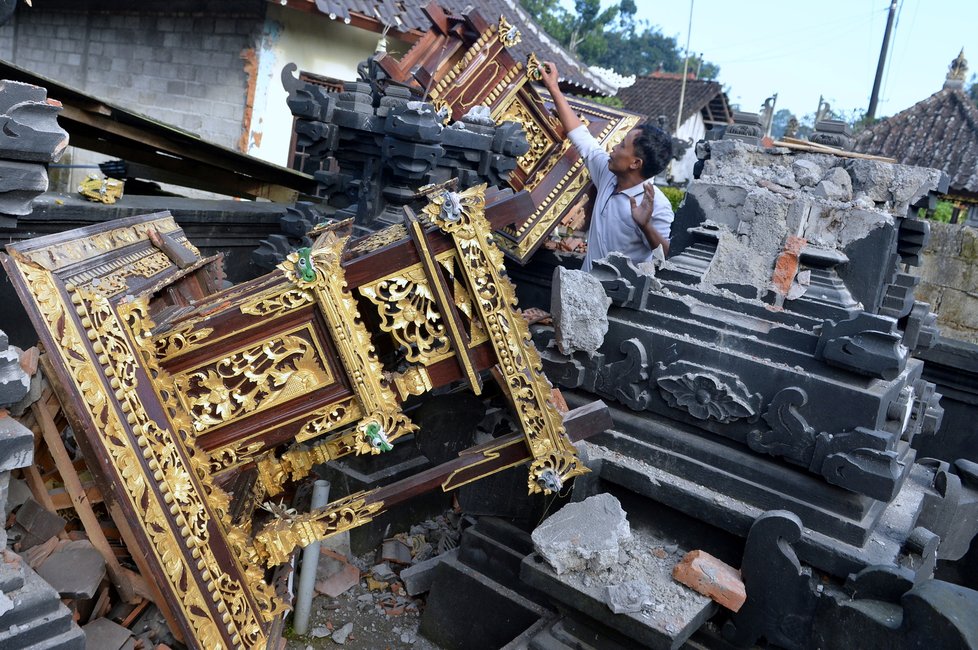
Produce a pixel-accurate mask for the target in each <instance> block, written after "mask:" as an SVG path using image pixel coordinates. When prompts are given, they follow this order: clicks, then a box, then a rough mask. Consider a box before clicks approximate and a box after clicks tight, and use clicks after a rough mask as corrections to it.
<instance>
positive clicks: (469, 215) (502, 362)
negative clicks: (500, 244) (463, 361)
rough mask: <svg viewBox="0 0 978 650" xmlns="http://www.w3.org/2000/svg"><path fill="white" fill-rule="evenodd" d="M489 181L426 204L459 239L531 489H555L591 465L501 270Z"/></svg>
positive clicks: (441, 225)
mask: <svg viewBox="0 0 978 650" xmlns="http://www.w3.org/2000/svg"><path fill="white" fill-rule="evenodd" d="M484 205H485V186H484V185H482V186H478V187H474V188H471V189H468V190H466V191H464V192H461V193H454V192H449V191H447V190H446V191H443V192H441V193H439V194H437V195H435V196H433V197H432V200H431V202H430V203H429V204H428V205H427V206H426V207H425V208H424V214H425V215H427V217H428V219H430V220H431V221H432V222H433V223H434V224H435V225H437V226H438V227H439V228H441V229H442V230H443V231H444V232H446V233H447V234H449V235H450V236H451V237H452V239H453V240H454V242H455V248H456V251H457V252H458V256H459V263H460V264H459V266H460V268H461V270H462V275H464V276H465V279H466V283H467V284H468V286H469V288H470V290H471V292H472V297H473V299H474V306H475V309H476V311H477V312H478V313H479V315H480V318H481V320H482V322H483V323H484V324H485V326H486V328H487V330H488V332H487V333H488V335H489V341H490V343H491V344H492V346H493V349H494V350H495V353H496V358H497V359H498V362H499V366H498V367H499V369H500V371H501V373H502V375H503V378H504V388H505V389H506V390H507V391H508V393H509V396H510V398H511V400H512V403H513V408H514V410H515V411H516V415H517V418H518V419H519V421H520V424H521V425H522V428H523V433H524V435H525V436H526V442H527V446H528V448H529V450H530V454H531V455H532V457H533V459H534V460H533V462H532V463H531V464H530V476H529V480H528V487H529V492H530V493H531V494H534V493H539V492H543V493H545V494H550V493H551V492H555V491H558V490H560V489H561V487H562V486H563V485H564V484H565V483H566V481H567V480H568V479H570V478H572V477H574V476H579V475H581V474H584V473H586V472H587V471H588V470H587V468H586V467H585V466H584V464H583V463H582V462H581V461H580V460H579V459H578V458H577V454H576V452H575V451H574V447H573V445H571V443H570V441H569V440H568V439H567V435H566V433H565V431H564V426H563V423H562V422H561V418H560V414H558V413H557V410H556V409H555V408H554V407H553V405H552V404H551V403H550V402H549V397H550V391H551V386H550V383H549V382H548V381H547V379H546V378H545V377H544V376H543V371H542V368H541V362H540V356H539V354H538V353H537V351H536V348H535V347H533V345H532V344H530V332H529V328H528V326H527V324H526V321H525V320H524V319H523V317H522V316H521V315H520V314H519V313H518V312H517V311H516V291H515V288H514V287H513V285H512V284H511V283H510V281H509V279H508V278H506V276H505V275H503V274H502V273H501V269H502V268H503V256H502V253H500V252H499V249H498V248H496V247H495V246H494V245H493V244H492V241H493V235H492V230H491V229H490V225H489V222H488V221H487V220H486V218H485V215H484Z"/></svg>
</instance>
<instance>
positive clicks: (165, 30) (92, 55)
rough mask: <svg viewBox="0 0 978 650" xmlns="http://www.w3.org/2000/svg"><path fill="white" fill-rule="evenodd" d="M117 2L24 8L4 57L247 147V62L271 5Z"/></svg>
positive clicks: (2, 45)
mask: <svg viewBox="0 0 978 650" xmlns="http://www.w3.org/2000/svg"><path fill="white" fill-rule="evenodd" d="M115 5H116V6H114V7H113V9H114V10H113V11H106V10H104V9H100V8H99V4H98V3H87V2H77V3H65V2H58V1H57V0H55V1H54V2H50V3H48V2H45V3H35V4H34V7H33V8H31V7H26V6H21V7H19V8H18V11H17V13H16V14H15V16H14V17H13V19H11V21H10V22H8V23H7V24H6V25H3V26H2V27H0V58H3V59H5V60H7V61H10V62H12V63H14V64H15V65H18V66H20V67H23V68H26V69H29V70H31V71H33V72H36V73H38V74H41V75H43V76H46V77H51V78H52V79H55V80H56V81H59V82H61V83H64V84H67V85H69V86H73V87H75V88H78V89H79V90H82V91H83V92H86V93H89V94H92V95H94V96H96V97H98V98H100V99H103V100H106V101H108V102H109V103H112V104H116V105H118V106H121V107H124V108H127V109H130V110H133V111H136V112H139V113H142V114H144V115H147V116H149V117H151V118H154V119H157V120H160V121H161V122H165V123H167V124H171V125H173V126H177V127H179V128H181V129H185V130H187V131H190V132H192V133H195V134H197V135H199V136H200V137H201V138H203V139H205V140H208V141H210V142H214V143H216V144H220V145H223V146H226V147H230V148H233V149H239V144H240V141H241V134H242V131H243V128H244V120H245V105H246V99H247V92H248V84H249V79H248V74H247V72H246V71H245V61H244V59H243V58H242V55H243V54H244V53H246V52H247V51H248V50H250V49H252V48H254V47H255V44H256V39H257V38H258V36H259V35H260V33H261V30H262V27H263V21H264V3H257V4H256V3H254V2H242V3H237V2H235V3H225V4H224V5H223V8H222V6H221V5H220V3H218V4H216V5H215V3H210V4H209V5H205V3H200V5H199V7H201V8H202V9H203V10H199V11H195V12H186V11H185V12H183V13H175V12H174V11H173V10H172V9H171V10H169V11H168V10H167V9H166V7H167V3H161V2H154V1H153V0H148V1H147V2H143V3H135V2H133V3H121V2H116V3H115ZM123 5H128V6H129V7H130V8H129V9H128V10H125V7H124V6H123ZM103 6H110V5H109V3H107V4H106V5H103ZM174 6H175V7H176V8H178V9H186V7H183V6H180V5H174ZM137 7H139V10H138V11H137V10H136V8H137Z"/></svg>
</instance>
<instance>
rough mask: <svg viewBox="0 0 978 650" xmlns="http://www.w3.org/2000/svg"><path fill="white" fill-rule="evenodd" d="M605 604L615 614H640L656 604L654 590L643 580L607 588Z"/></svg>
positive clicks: (630, 581)
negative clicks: (653, 595)
mask: <svg viewBox="0 0 978 650" xmlns="http://www.w3.org/2000/svg"><path fill="white" fill-rule="evenodd" d="M605 602H606V603H608V607H610V608H611V611H613V612H614V613H615V614H626V613H628V612H640V611H642V610H643V609H647V608H649V607H652V605H654V604H655V601H654V599H653V598H652V588H651V587H650V586H649V585H648V583H646V582H642V581H641V580H629V581H627V582H623V583H621V584H620V585H609V586H607V587H605Z"/></svg>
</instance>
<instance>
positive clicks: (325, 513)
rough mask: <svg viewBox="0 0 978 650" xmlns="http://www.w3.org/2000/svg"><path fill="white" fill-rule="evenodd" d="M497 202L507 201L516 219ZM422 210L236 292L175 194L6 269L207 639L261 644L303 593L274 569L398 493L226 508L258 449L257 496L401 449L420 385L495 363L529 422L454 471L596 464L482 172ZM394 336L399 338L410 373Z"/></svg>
mask: <svg viewBox="0 0 978 650" xmlns="http://www.w3.org/2000/svg"><path fill="white" fill-rule="evenodd" d="M523 196H525V195H518V196H517V197H516V198H514V199H511V200H510V202H509V203H516V204H519V205H523V206H525V204H526V202H525V201H523V200H521V199H522V197H523ZM496 205H497V208H496V212H497V213H498V214H497V216H495V217H494V219H495V220H496V221H498V220H502V219H506V218H508V217H507V214H508V213H510V212H512V209H508V210H507V209H504V208H506V205H507V203H506V202H499V203H497V204H496ZM517 209H518V208H517ZM406 212H407V217H406V220H405V226H404V227H403V228H401V229H400V230H399V231H397V232H396V234H398V235H400V236H399V237H390V238H387V239H385V238H378V237H376V236H375V237H373V238H372V241H373V245H371V246H364V245H363V243H362V242H360V243H359V244H358V243H351V242H350V241H349V240H348V238H346V237H343V236H340V235H339V234H338V232H339V231H340V230H341V228H335V229H332V230H330V229H327V230H326V231H325V232H323V233H322V234H321V235H320V236H319V238H318V240H317V241H316V243H315V245H314V246H313V247H312V248H311V249H303V250H302V251H299V252H297V253H294V254H292V255H290V256H289V258H288V259H287V260H286V262H284V263H283V264H282V266H281V268H280V270H279V271H276V272H274V273H272V274H270V275H268V276H264V277H262V278H259V279H257V280H254V281H252V282H249V283H246V284H245V285H239V286H235V287H232V288H231V289H227V290H224V291H218V290H217V289H218V284H219V282H218V278H219V277H220V275H219V273H217V272H216V270H215V268H214V267H215V266H216V265H217V264H218V263H219V261H218V260H216V259H213V258H208V259H199V255H198V254H197V253H196V252H195V251H191V250H190V248H189V245H187V244H186V243H184V244H181V245H183V246H185V247H186V248H187V251H186V252H189V253H192V254H193V255H194V256H196V257H197V258H198V260H197V262H195V263H193V264H191V265H190V266H186V267H185V268H184V269H180V268H178V267H177V265H176V264H175V263H173V262H169V260H168V259H167V263H166V264H164V263H162V261H161V260H160V255H161V253H160V251H159V250H158V249H157V248H156V247H154V245H153V244H152V243H151V241H150V239H149V232H150V231H151V230H154V231H156V232H158V233H161V234H164V235H169V236H170V237H171V238H172V239H173V240H175V241H177V242H185V241H186V240H185V238H184V237H183V234H182V232H181V230H180V229H179V227H178V226H177V225H176V223H175V222H174V221H173V219H172V217H170V216H169V214H167V213H158V214H152V215H147V216H144V217H134V218H129V219H123V220H119V221H115V222H110V223H107V224H104V225H99V226H92V227H88V228H83V229H81V230H79V231H74V232H70V233H62V234H58V235H51V236H48V237H43V238H39V239H34V240H30V241H27V242H24V243H20V244H16V245H12V246H10V247H8V251H9V258H6V259H5V261H4V264H5V267H6V269H7V272H8V274H9V276H10V278H11V280H12V282H13V283H14V285H15V286H16V288H17V291H18V293H19V294H20V296H21V298H22V300H23V301H24V303H25V305H27V306H28V309H29V311H30V313H31V317H32V318H33V320H34V323H35V326H36V327H37V329H38V331H39V333H40V334H41V338H42V341H43V344H44V346H45V348H46V350H47V351H48V354H49V356H50V358H51V360H52V367H53V368H54V370H55V375H56V376H55V377H53V378H52V383H53V384H54V385H55V386H57V387H58V392H59V396H60V398H61V399H62V401H63V402H64V403H66V404H68V405H69V406H68V410H69V411H70V412H72V413H74V419H75V422H74V423H73V424H74V426H75V427H76V434H77V437H78V439H79V442H80V444H81V445H82V446H83V448H84V449H85V452H86V456H87V457H88V458H92V459H99V462H98V465H97V467H96V472H97V474H98V477H99V480H100V482H102V483H103V485H104V489H103V493H104V494H107V495H109V494H111V495H112V497H111V500H112V503H113V507H114V508H116V510H117V512H118V518H117V519H118V521H117V522H116V523H117V524H118V525H120V526H124V527H126V529H127V530H128V532H129V533H130V534H131V536H132V538H134V539H136V540H137V542H138V544H139V546H140V550H141V551H142V555H143V558H142V560H141V561H142V562H143V563H144V564H145V566H143V567H140V568H141V570H143V572H144V573H145V574H146V575H152V576H153V578H154V579H155V581H156V583H157V586H158V588H159V591H160V593H161V595H162V596H163V598H164V600H165V601H166V602H167V603H168V604H169V607H170V610H171V613H172V615H173V618H174V619H175V621H176V623H177V624H178V625H179V626H180V627H181V628H182V631H183V633H184V635H185V638H186V639H188V641H190V640H192V643H194V644H196V645H198V646H199V647H220V646H225V647H254V648H258V647H264V641H265V640H266V638H267V635H268V630H269V625H270V622H271V621H272V620H273V619H274V618H275V617H276V616H277V615H279V614H280V613H281V612H282V611H283V610H284V609H285V608H286V605H285V602H284V601H283V600H282V599H281V598H280V597H279V596H277V595H276V594H275V593H273V590H272V589H271V587H270V586H269V584H268V583H267V582H266V576H265V570H264V569H263V567H265V566H273V565H275V564H278V563H281V562H284V561H286V560H288V559H289V557H290V556H291V553H292V552H293V551H294V550H295V549H296V548H297V547H299V546H303V545H306V544H308V543H310V542H312V541H314V540H317V539H320V538H322V537H324V536H326V535H329V534H332V533H335V532H337V531H341V530H346V529H349V528H351V527H354V526H357V525H359V524H361V523H363V522H365V521H369V520H370V518H371V517H373V516H375V515H376V513H378V512H381V511H383V510H384V509H385V507H387V506H388V504H389V503H390V502H391V499H393V498H395V497H396V495H395V494H393V493H390V492H389V491H388V492H384V489H383V488H381V489H378V490H373V491H368V492H364V493H361V494H354V495H351V496H349V497H345V498H343V499H340V500H339V501H336V502H334V503H331V504H329V505H327V506H326V507H325V508H322V509H320V510H317V511H314V512H311V513H306V514H302V515H293V514H289V513H287V512H284V511H282V512H275V514H273V516H271V517H270V518H268V519H269V520H268V521H266V522H264V523H262V522H261V521H260V518H253V517H252V516H251V515H248V516H237V517H232V515H231V514H230V512H231V509H232V508H231V501H232V496H234V498H235V499H238V500H241V499H242V496H241V495H231V494H229V493H228V492H226V491H225V489H224V487H223V486H226V485H227V484H228V483H229V479H230V478H231V477H233V476H235V475H237V473H238V472H240V471H241V470H242V469H243V468H246V467H249V466H250V467H254V468H255V469H256V470H257V471H256V472H255V475H256V476H257V480H256V481H255V483H254V484H253V486H252V487H251V489H250V492H249V494H247V495H246V496H245V497H244V501H247V503H249V504H250V506H251V507H252V509H254V508H255V507H257V506H258V505H259V504H261V503H262V502H263V501H267V499H268V498H269V497H270V496H271V495H274V494H276V493H278V492H280V491H281V489H282V485H283V483H286V482H287V481H290V480H296V479H300V478H303V477H305V476H306V475H307V474H308V473H309V471H310V470H311V468H312V466H313V465H314V464H316V463H323V462H328V461H331V460H334V459H336V458H338V457H341V456H343V455H346V454H379V453H382V452H383V451H384V450H386V449H390V446H391V445H393V444H396V442H397V440H398V438H400V437H402V436H403V435H404V434H406V433H408V432H412V431H413V430H414V428H415V427H414V424H412V422H411V421H410V420H409V418H408V417H407V416H406V415H405V414H404V413H403V412H402V410H401V403H402V401H403V400H404V399H407V398H408V397H409V396H411V395H419V394H423V393H425V392H427V391H428V390H431V389H432V388H433V387H437V386H444V385H446V384H449V383H452V382H461V383H462V384H468V385H469V386H470V387H471V388H472V389H473V390H476V391H479V390H480V389H481V386H482V384H481V382H482V378H481V375H482V373H483V372H484V371H486V370H488V369H490V368H493V367H497V368H498V370H499V375H500V376H501V377H502V381H503V389H504V390H505V392H506V393H507V394H508V396H509V397H510V399H511V403H512V404H513V407H514V410H515V412H516V415H517V417H518V419H519V421H520V423H521V425H522V428H523V432H522V434H521V436H520V437H519V438H515V439H514V438H512V437H510V438H505V439H500V440H499V441H498V442H497V441H493V443H492V444H490V445H489V446H488V447H486V448H484V449H481V450H479V451H478V452H476V453H474V454H471V455H468V456H466V457H465V458H464V459H460V461H459V463H461V464H459V465H458V466H457V467H455V468H454V469H451V470H450V471H449V470H445V475H444V479H443V480H442V481H440V483H441V485H442V487H443V489H452V488H454V487H457V486H458V485H461V484H464V483H466V482H469V481H472V480H475V479H477V478H479V477H481V476H485V475H488V474H491V473H493V472H494V471H498V470H499V469H501V468H503V467H507V466H512V465H513V464H517V463H519V462H527V461H529V463H530V470H529V476H528V484H527V485H528V489H529V490H530V492H546V493H549V492H551V491H554V490H559V489H560V487H561V486H562V484H563V483H564V482H565V481H566V480H568V479H569V478H571V477H573V476H576V475H579V474H581V473H583V472H584V471H586V469H585V468H584V467H583V465H582V464H580V463H579V462H578V460H577V458H576V456H575V454H574V448H573V446H572V445H571V443H570V441H569V439H568V436H567V434H566V432H565V430H564V425H563V422H562V418H561V416H560V415H559V414H558V413H557V412H556V410H555V409H554V407H553V406H552V404H551V403H550V402H549V399H550V393H551V387H550V385H549V383H548V382H547V380H546V379H545V378H544V377H543V375H542V374H541V371H540V359H539V357H538V355H537V353H536V350H535V348H533V346H532V345H530V344H529V343H528V340H529V334H528V331H527V327H526V324H525V321H524V320H523V318H522V317H521V316H520V314H519V312H518V311H517V309H516V300H515V295H514V289H513V287H512V285H511V284H510V283H509V281H508V280H507V279H506V277H505V276H504V275H503V274H502V272H501V269H502V254H501V253H500V252H499V250H498V249H497V248H496V247H495V245H494V243H493V236H492V230H493V227H494V225H495V224H494V223H493V222H492V220H490V219H487V217H486V208H485V188H484V187H483V186H480V187H476V188H472V189H469V190H466V191H463V192H458V193H456V192H453V191H450V190H448V189H446V188H436V189H435V190H433V193H432V194H431V195H430V199H429V202H428V204H427V207H425V209H424V210H423V211H422V214H420V215H415V214H414V213H412V212H411V211H410V210H406ZM121 260H124V262H120V261H121ZM145 260H150V262H146V263H144V261H145ZM122 269H129V272H128V273H124V272H123V273H122V274H121V275H120V271H121V270H122ZM96 271H99V273H102V274H103V275H101V276H100V275H99V273H96ZM100 277H114V278H120V279H119V280H118V281H114V282H113V283H103V282H101V281H100ZM120 287H123V288H124V290H120ZM368 310H369V311H368ZM365 323H373V324H375V325H374V326H371V327H368V326H367V325H366V324H365ZM378 350H379V351H381V352H383V353H385V354H386V353H389V352H390V351H392V350H399V351H400V354H401V358H402V364H401V366H400V368H399V371H398V372H394V371H391V370H389V369H385V368H384V366H383V365H382V363H381V361H380V357H379V356H378ZM520 449H522V451H520ZM408 487H409V488H410V487H411V486H408ZM417 489H421V488H420V487H416V489H415V491H417ZM238 510H240V508H238ZM272 510H273V511H274V510H276V509H275V508H273V509H272ZM258 514H259V515H260V514H262V513H261V512H259V513H258ZM253 522H256V523H253ZM256 524H257V525H258V526H259V527H257V528H254V529H253V526H255V525H256Z"/></svg>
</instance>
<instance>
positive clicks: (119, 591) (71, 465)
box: [0, 348, 175, 650]
mask: <svg viewBox="0 0 978 650" xmlns="http://www.w3.org/2000/svg"><path fill="white" fill-rule="evenodd" d="M8 351H9V352H12V353H15V352H16V349H15V348H8ZM19 357H20V358H19V364H18V366H17V367H16V368H14V367H8V374H7V377H8V381H7V382H6V383H5V388H6V389H7V391H6V393H7V394H6V395H5V396H9V391H10V388H11V386H12V385H18V386H20V387H22V388H23V390H25V391H27V392H26V394H25V395H24V396H23V397H22V398H21V399H20V400H19V401H18V403H17V404H15V405H11V407H10V408H11V411H10V413H7V412H6V411H4V415H3V417H2V418H0V428H2V435H0V439H2V442H0V448H2V452H3V453H4V454H5V455H6V459H5V461H0V463H2V464H0V467H3V468H4V469H5V470H6V471H4V472H2V476H0V481H2V482H3V483H4V484H5V486H6V484H7V482H8V481H9V486H8V487H7V489H6V490H5V491H4V494H3V496H5V510H4V513H5V515H6V521H7V530H6V531H5V532H4V533H3V537H4V538H5V539H6V542H7V545H9V548H5V549H4V550H3V553H4V565H3V568H2V571H3V572H4V573H5V575H6V576H7V577H6V579H5V580H4V581H3V582H2V584H0V591H2V592H3V595H0V645H3V646H4V647H24V646H25V645H29V644H31V643H36V644H40V645H43V644H46V643H50V644H51V645H50V646H47V645H44V647H59V648H84V647H85V646H86V637H87V639H88V641H87V643H88V647H98V648H105V649H107V650H117V649H118V648H124V647H126V648H146V649H149V648H157V649H159V650H162V649H164V648H167V647H169V645H170V644H173V643H174V641H175V640H174V637H173V636H172V634H171V633H170V632H169V630H168V628H167V626H166V623H165V622H164V620H163V618H162V616H161V614H160V612H159V610H158V609H157V607H156V606H155V604H154V602H153V601H154V596H153V594H152V589H151V587H150V583H149V582H148V581H147V580H146V578H144V577H143V576H141V575H139V573H138V572H137V571H136V569H135V564H134V562H133V561H132V557H131V554H130V551H129V549H128V548H127V546H126V543H125V540H124V539H123V538H122V536H121V534H120V531H119V530H118V529H117V528H116V527H115V525H114V524H113V523H112V520H111V518H110V516H109V515H108V512H107V511H106V508H105V505H104V502H103V500H102V496H101V494H100V492H99V490H98V488H97V487H96V486H95V485H94V484H93V482H92V480H91V474H90V473H89V471H88V468H87V467H86V464H85V461H84V459H83V458H82V457H81V455H80V454H79V452H78V449H77V447H76V445H75V442H74V439H73V433H72V431H71V428H70V426H68V425H67V423H66V421H65V418H64V414H63V411H62V408H61V405H60V403H59V402H58V400H57V398H56V397H55V396H54V395H53V394H52V392H51V390H50V388H49V387H48V386H47V382H46V381H45V379H44V376H43V373H42V372H41V371H40V370H39V369H38V368H37V365H38V355H37V349H36V348H34V349H31V350H28V351H27V352H24V353H20V354H19ZM8 361H9V360H8ZM16 370H21V372H20V373H11V372H10V371H16ZM11 374H19V375H21V376H20V377H19V378H18V379H17V380H16V381H9V378H10V375H11ZM28 386H29V388H28ZM11 470H13V472H12V471H11ZM11 474H15V476H11ZM79 626H81V627H80V628H79ZM7 643H10V644H11V645H9V646H7V645H6V644H7ZM59 644H60V645H59Z"/></svg>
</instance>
